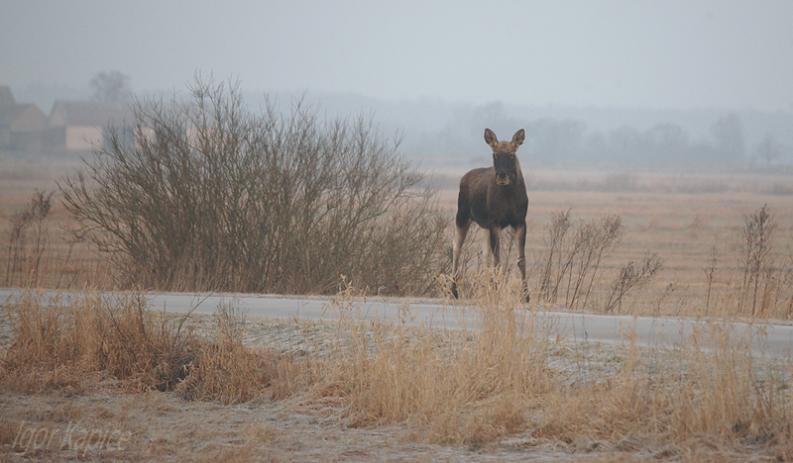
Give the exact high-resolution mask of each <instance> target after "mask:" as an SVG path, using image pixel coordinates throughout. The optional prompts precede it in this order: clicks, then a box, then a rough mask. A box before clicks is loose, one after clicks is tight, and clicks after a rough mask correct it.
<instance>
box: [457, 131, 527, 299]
mask: <svg viewBox="0 0 793 463" xmlns="http://www.w3.org/2000/svg"><path fill="white" fill-rule="evenodd" d="M525 137H526V132H525V131H524V130H523V129H520V130H518V131H517V132H515V135H514V136H513V137H512V140H511V141H499V140H498V138H497V137H496V134H495V133H493V131H492V130H490V129H485V143H487V144H488V145H490V148H491V149H492V150H493V166H492V167H482V168H479V169H473V170H471V171H469V172H468V173H466V174H465V175H463V177H462V179H460V193H459V196H458V197H457V216H456V218H455V226H456V233H455V238H454V248H453V254H452V256H453V257H452V285H451V293H452V296H454V298H459V292H458V289H457V279H458V277H459V275H458V271H459V265H460V251H461V250H462V247H463V243H464V242H465V237H466V235H467V234H468V229H469V227H470V226H471V222H476V224H477V225H479V226H480V227H482V228H484V229H485V230H487V231H488V239H489V250H490V254H491V255H492V260H493V264H494V265H495V266H498V265H499V234H500V232H501V230H503V229H504V228H507V227H512V231H513V233H514V234H515V239H516V241H517V244H518V269H519V270H520V278H521V282H522V289H523V296H524V298H525V300H526V302H529V291H528V287H527V284H526V252H525V247H526V210H527V209H528V206H529V198H528V196H527V195H526V184H525V183H524V181H523V173H522V172H521V170H520V163H519V162H518V157H517V155H516V151H517V150H518V147H519V146H520V145H521V144H523V140H524V139H525Z"/></svg>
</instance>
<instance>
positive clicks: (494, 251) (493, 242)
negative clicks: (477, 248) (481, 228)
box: [488, 226, 501, 269]
mask: <svg viewBox="0 0 793 463" xmlns="http://www.w3.org/2000/svg"><path fill="white" fill-rule="evenodd" d="M488 232H489V234H488V245H489V248H490V255H491V256H492V259H493V267H495V268H496V269H498V265H499V264H500V263H501V256H500V254H499V248H500V246H499V229H498V227H496V226H493V227H490V228H489V230H488Z"/></svg>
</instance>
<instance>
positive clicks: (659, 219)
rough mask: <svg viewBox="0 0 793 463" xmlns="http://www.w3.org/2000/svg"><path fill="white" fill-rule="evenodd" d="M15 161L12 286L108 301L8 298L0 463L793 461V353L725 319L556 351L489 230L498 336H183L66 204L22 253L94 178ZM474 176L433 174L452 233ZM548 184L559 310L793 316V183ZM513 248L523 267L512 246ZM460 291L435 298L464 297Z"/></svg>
mask: <svg viewBox="0 0 793 463" xmlns="http://www.w3.org/2000/svg"><path fill="white" fill-rule="evenodd" d="M4 162H5V164H3V166H4V167H3V169H2V172H1V173H0V178H1V179H2V183H1V184H0V197H1V198H2V201H0V229H2V230H3V232H4V235H3V239H4V240H8V241H6V245H4V246H3V248H2V253H0V262H2V263H3V272H4V273H2V278H3V282H4V284H5V285H7V286H31V287H48V288H70V289H78V290H81V291H82V292H83V294H84V296H85V298H84V299H83V300H79V301H77V302H75V303H73V304H70V305H67V306H65V307H62V308H60V309H57V310H53V309H48V308H45V307H42V306H39V305H38V304H36V303H35V302H33V301H32V300H29V299H24V298H23V299H21V300H15V301H6V302H5V303H4V304H3V312H2V317H1V318H0V349H1V351H2V356H1V357H0V359H2V362H0V410H2V416H3V421H2V423H0V454H2V455H3V456H4V458H8V459H9V460H10V461H28V460H29V459H31V458H32V459H46V460H56V461H70V460H83V459H87V460H102V461H105V460H117V461H141V460H151V459H156V460H158V461H184V460H192V461H212V460H218V459H220V460H223V461H292V460H298V461H320V460H321V461H371V460H379V461H437V460H440V461H526V460H530V461H539V462H546V461H692V462H694V461H714V462H716V461H791V459H793V445H792V444H791V443H793V434H791V416H793V415H791V413H793V396H791V392H790V391H791V390H792V389H791V387H790V378H791V375H792V374H793V366H791V363H790V359H789V358H788V359H783V358H772V359H771V358H769V359H761V358H755V357H753V356H752V354H751V352H750V350H749V349H748V348H747V345H748V344H747V343H748V340H746V339H735V338H728V336H727V335H726V333H724V332H722V331H720V330H719V328H718V326H716V325H715V324H714V325H713V326H709V328H708V329H707V330H705V331H703V332H699V333H695V335H694V336H692V338H691V341H690V343H689V344H688V345H687V346H684V347H682V348H680V349H678V350H665V349H661V348H652V347H651V348H640V347H637V346H636V345H634V344H633V343H631V333H626V343H625V345H624V346H602V345H597V344H588V343H580V342H578V343H576V342H572V340H569V339H564V338H560V337H559V336H555V335H554V332H553V327H552V326H548V327H537V326H533V325H531V323H530V322H529V321H528V320H529V318H526V317H525V315H526V314H527V313H528V312H526V311H525V309H522V308H521V309H518V310H517V311H516V309H515V308H516V307H519V306H520V304H519V303H518V302H517V301H518V300H519V294H518V285H517V284H516V283H517V282H516V281H515V278H514V276H515V273H516V272H515V270H514V269H511V267H512V266H513V265H514V258H512V257H511V256H510V257H507V258H505V259H504V261H505V263H504V270H505V271H507V272H509V277H506V278H505V277H504V275H496V276H493V275H492V274H489V273H488V270H487V269H486V265H485V261H486V260H487V257H486V254H485V253H484V252H483V250H482V248H483V246H484V243H483V241H484V237H483V234H482V233H481V232H477V233H474V234H472V235H471V236H470V238H469V243H468V245H467V247H466V255H467V258H466V265H467V268H466V273H465V276H464V281H463V290H464V294H465V296H466V297H467V298H469V299H470V300H471V301H472V302H473V303H474V304H475V305H476V307H477V308H478V310H479V312H478V313H479V316H480V317H481V320H482V329H481V330H479V331H470V332H468V331H464V332H455V331H446V330H440V329H433V328H432V327H418V328H415V327H410V326H407V325H404V324H403V325H400V324H394V325H387V324H379V323H376V322H366V323H363V322H361V321H360V319H359V318H358V317H359V316H360V314H355V313H353V312H350V313H349V316H348V317H346V318H344V319H343V320H342V322H339V323H309V322H305V321H300V320H258V319H250V320H245V319H244V317H242V316H241V315H240V314H239V313H237V312H236V311H235V310H234V307H220V308H219V309H218V313H217V314H216V315H215V316H213V317H207V316H192V317H189V318H187V319H185V320H184V321H183V320H182V319H180V318H173V317H166V316H164V315H162V314H159V313H152V312H148V311H146V310H145V307H144V305H142V302H141V300H140V299H137V298H136V297H135V296H134V295H133V296H130V297H128V298H124V299H121V300H113V301H109V300H106V301H103V300H100V299H98V298H96V297H95V296H94V295H93V294H94V293H93V292H92V291H93V290H95V289H114V288H119V287H120V288H124V289H135V287H134V286H133V287H125V286H123V285H122V284H120V283H119V280H118V279H117V278H116V276H117V275H116V274H115V271H114V269H113V267H112V265H111V263H110V262H109V261H108V259H107V258H106V257H105V256H104V255H103V254H102V253H101V252H99V250H98V249H97V248H96V247H95V246H94V245H92V244H90V243H89V242H87V241H84V240H79V239H78V237H75V236H74V234H73V233H72V230H75V229H76V223H75V221H74V219H73V218H72V217H71V216H70V215H69V214H67V211H65V210H64V208H63V205H62V204H61V202H60V201H59V200H58V196H57V193H56V196H55V197H54V198H55V201H54V203H53V207H52V210H51V211H49V212H48V213H46V214H44V215H45V216H46V217H45V219H44V220H42V221H41V223H40V224H39V225H41V227H40V228H37V223H36V221H35V220H33V221H31V225H30V226H29V228H28V229H27V232H26V233H27V235H26V236H25V239H24V240H23V241H22V242H21V244H20V241H14V240H13V233H12V232H13V225H14V223H15V222H14V220H15V218H14V217H15V216H14V214H15V213H17V212H18V211H22V210H25V209H26V208H28V207H29V204H30V201H31V196H32V195H33V194H34V193H35V192H36V191H53V190H55V189H56V186H55V182H56V181H57V180H59V179H61V178H62V175H63V174H64V172H69V171H72V172H73V171H74V170H75V169H77V168H78V167H79V165H78V164H75V163H72V162H48V163H45V164H41V163H27V162H22V161H14V162H11V161H4ZM458 176H459V172H456V171H444V172H435V173H433V174H432V175H431V176H430V177H429V179H428V183H431V184H433V185H436V186H437V187H438V193H437V201H438V205H439V206H440V210H441V214H442V215H443V216H444V217H447V218H448V219H447V222H448V223H451V219H452V217H453V213H454V204H455V201H456V199H455V198H456V192H455V191H454V184H455V183H456V178H457V177H458ZM527 180H528V183H529V197H530V207H529V217H528V227H529V233H528V235H529V240H528V244H527V256H528V257H529V262H530V263H531V265H530V269H531V270H530V283H531V288H532V294H533V297H534V300H535V302H537V303H538V304H539V306H538V308H537V310H543V309H544V308H547V307H554V308H568V309H571V310H582V311H593V312H604V311H605V312H620V313H635V314H648V313H649V314H668V315H677V316H686V317H713V318H718V317H727V318H736V317H737V318H763V319H765V318H772V319H788V318H791V317H790V315H791V312H790V311H789V310H788V309H787V307H788V305H787V303H788V299H787V298H788V297H790V296H789V295H788V292H787V291H789V290H790V287H789V286H786V284H787V283H786V280H784V278H785V275H787V273H785V272H787V271H788V270H787V269H788V268H789V262H790V258H791V255H793V254H791V249H790V245H791V244H793V239H791V238H793V195H790V194H788V192H787V190H786V189H785V188H784V185H786V184H787V182H788V181H789V179H788V177H786V176H783V175H770V174H750V173H743V174H730V173H714V174H698V175H691V174H687V175H681V174H674V173H665V174H658V173H655V174H647V173H642V172H621V173H618V174H614V173H608V172H597V171H569V172H560V171H532V172H528V171H527ZM763 205H767V207H768V210H769V211H770V212H771V214H772V215H773V223H774V224H775V228H774V234H773V238H774V241H773V247H772V248H769V249H770V250H769V251H768V253H767V254H764V256H765V260H764V261H763V266H762V267H761V271H760V273H762V275H759V276H758V275H754V276H751V275H750V278H756V279H757V280H756V281H757V282H758V284H757V285H758V286H759V287H760V288H761V292H762V294H767V295H773V301H771V300H770V299H769V297H770V296H765V299H763V297H761V298H760V300H761V301H765V302H763V303H761V304H759V305H758V307H759V308H758V309H757V310H754V312H755V313H754V314H753V313H752V312H753V310H751V308H750V306H749V305H748V303H747V301H743V302H741V303H738V302H737V300H736V299H740V298H741V297H746V294H748V293H747V284H746V283H745V282H744V280H743V279H744V278H747V277H746V267H747V265H746V262H745V253H746V235H745V233H744V231H745V228H746V224H747V222H746V220H747V217H751V216H753V215H755V216H756V214H757V211H758V209H759V208H761V207H762V206H763ZM567 210H570V211H571V212H570V216H569V217H570V219H571V220H570V230H572V231H571V234H570V235H567V239H568V240H569V241H562V242H561V244H559V249H560V250H561V251H560V256H561V257H559V255H557V256H556V257H549V255H548V249H549V246H550V240H551V237H552V235H551V234H550V230H552V226H551V224H552V223H553V221H554V218H555V217H559V213H560V212H564V211H567ZM608 216H618V217H619V218H620V222H619V223H620V226H621V228H620V233H619V236H618V239H616V240H615V241H614V242H613V243H611V244H610V245H609V247H608V249H607V252H604V253H603V258H602V260H599V261H598V263H597V266H593V267H591V268H588V269H587V270H586V271H587V272H589V273H586V274H585V275H586V278H590V277H592V280H591V281H592V282H593V290H592V296H591V297H590V298H588V301H587V303H586V304H581V298H579V299H578V300H577V302H576V301H574V304H573V307H565V306H566V305H567V306H569V305H570V304H566V302H567V301H566V298H567V300H568V301H569V297H570V296H569V289H567V288H569V283H565V280H566V279H570V280H572V279H574V278H577V276H575V275H578V274H574V273H572V272H568V273H562V272H561V270H560V269H561V268H562V267H561V266H558V265H559V264H558V262H563V261H564V260H565V259H567V258H568V256H573V258H572V259H571V262H575V264H573V265H572V266H573V267H574V268H578V267H576V266H577V265H579V262H583V260H580V261H579V260H577V259H579V257H575V256H574V255H573V254H569V251H570V250H571V249H574V248H575V246H573V245H572V243H575V239H574V238H575V236H578V235H577V234H576V233H577V232H576V230H591V229H590V228H586V227H585V226H584V225H585V224H588V223H591V224H598V223H600V221H602V219H603V218H604V217H608ZM446 227H447V229H446V233H447V235H448V236H449V237H451V234H452V230H451V228H450V227H449V226H448V225H447V226H446ZM39 230H41V231H42V232H41V233H38V231H39ZM582 236H586V235H585V234H582ZM447 241H450V240H447ZM37 243H38V244H37ZM502 244H503V246H504V247H505V252H507V253H508V254H509V252H511V251H508V250H509V249H510V243H509V240H505V242H504V243H502ZM15 250H21V251H18V252H19V254H18V255H17V257H16V258H14V257H13V255H14V254H13V253H14V252H17V251H15ZM653 254H657V256H658V258H659V260H660V262H662V265H661V266H659V268H658V270H657V272H655V273H653V274H651V275H649V277H647V278H644V279H637V280H636V281H635V285H632V286H629V287H627V290H626V291H625V292H624V293H620V298H619V299H618V300H617V299H615V296H614V294H615V293H616V290H615V288H623V289H625V287H624V286H619V284H617V283H619V282H620V281H623V283H624V281H633V280H630V279H629V278H628V279H627V280H626V278H627V277H625V276H624V273H625V272H624V269H625V268H627V267H626V266H628V264H629V263H630V262H634V263H641V262H642V261H643V260H644V259H646V258H647V256H649V255H653ZM20 256H21V257H20ZM13 259H16V261H14V262H11V261H12V260H13ZM549 262H550V264H549ZM639 265H640V264H639ZM547 268H550V271H549V275H550V278H549V279H550V280H551V281H553V280H554V279H558V280H557V281H561V282H562V286H561V288H562V291H561V292H560V294H559V295H557V297H556V298H555V300H551V298H550V297H544V295H543V287H542V281H543V272H545V271H546V269H547ZM759 268H760V267H759ZM9 269H11V270H9ZM628 276H629V277H630V275H628ZM620 278H622V279H620ZM587 281H588V280H587ZM442 282H443V280H442V279H441V280H440V283H439V284H438V285H437V286H430V288H431V289H430V292H429V293H428V294H418V295H421V296H424V297H427V296H434V297H444V296H445V295H444V294H442V290H443V286H442ZM615 282H617V283H615ZM748 286H751V285H748ZM565 290H567V294H565ZM334 292H335V296H334V299H333V301H334V302H333V307H334V310H340V311H343V312H344V311H349V310H350V309H349V307H351V305H350V303H351V301H354V300H356V299H357V298H360V297H365V296H366V295H367V294H372V291H371V289H370V288H360V287H356V285H355V281H354V280H353V281H350V280H347V279H345V278H344V277H342V278H341V281H340V286H339V290H337V291H334ZM133 294H134V293H133ZM546 296H547V295H546ZM615 301H618V303H614V302H615ZM769 301H771V302H769ZM772 302H773V303H772ZM576 304H577V305H576ZM344 313H347V312H344ZM404 317H410V311H409V308H407V307H406V309H405V314H404ZM709 343H711V344H710V345H713V344H715V345H717V346H718V347H717V348H716V349H715V350H712V349H709V348H706V347H705V346H706V345H709ZM67 436H68V440H64V439H66V437H67Z"/></svg>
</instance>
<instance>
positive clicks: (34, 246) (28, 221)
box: [5, 191, 54, 286]
mask: <svg viewBox="0 0 793 463" xmlns="http://www.w3.org/2000/svg"><path fill="white" fill-rule="evenodd" d="M53 194H54V192H50V193H45V192H43V191H36V192H35V193H34V194H33V197H32V198H31V200H30V203H29V204H28V206H27V207H26V208H25V209H23V210H21V211H18V212H17V213H15V214H14V215H13V216H12V217H11V229H10V232H9V237H8V251H7V254H6V268H5V270H6V271H5V284H6V286H13V285H15V284H21V285H28V284H29V285H33V286H38V283H39V278H40V270H41V258H42V256H43V255H44V251H45V249H46V247H47V239H48V235H49V230H48V227H47V224H46V219H47V217H48V216H49V213H50V210H51V209H52V196H53ZM29 233H32V236H29ZM29 238H30V239H31V241H30V242H28V239H29Z"/></svg>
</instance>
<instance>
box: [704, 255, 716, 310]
mask: <svg viewBox="0 0 793 463" xmlns="http://www.w3.org/2000/svg"><path fill="white" fill-rule="evenodd" d="M718 257H719V256H718V251H717V250H716V246H713V247H711V248H710V259H708V265H707V267H705V268H704V269H702V270H703V271H704V272H705V281H706V284H707V290H706V295H705V315H707V314H708V313H709V312H710V296H711V294H712V293H713V280H714V279H715V276H716V268H717V266H718V263H719V259H718Z"/></svg>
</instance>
